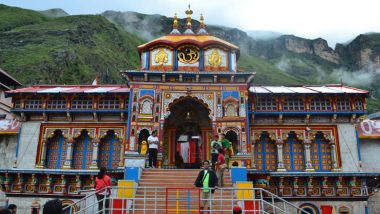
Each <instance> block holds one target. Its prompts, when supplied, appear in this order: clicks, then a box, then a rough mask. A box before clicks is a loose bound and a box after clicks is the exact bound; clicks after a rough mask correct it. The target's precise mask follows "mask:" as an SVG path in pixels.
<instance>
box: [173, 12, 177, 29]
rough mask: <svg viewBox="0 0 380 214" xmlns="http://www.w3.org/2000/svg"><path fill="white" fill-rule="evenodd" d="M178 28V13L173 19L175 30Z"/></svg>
mask: <svg viewBox="0 0 380 214" xmlns="http://www.w3.org/2000/svg"><path fill="white" fill-rule="evenodd" d="M177 28H178V17H177V13H175V14H174V17H173V29H177Z"/></svg>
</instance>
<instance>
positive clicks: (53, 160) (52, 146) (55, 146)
mask: <svg viewBox="0 0 380 214" xmlns="http://www.w3.org/2000/svg"><path fill="white" fill-rule="evenodd" d="M66 150H67V149H66V143H65V138H64V137H63V135H62V132H61V131H60V130H56V131H55V133H54V135H53V137H52V138H49V139H48V143H47V148H46V168H48V169H60V168H61V167H62V166H63V164H64V161H65V158H66Z"/></svg>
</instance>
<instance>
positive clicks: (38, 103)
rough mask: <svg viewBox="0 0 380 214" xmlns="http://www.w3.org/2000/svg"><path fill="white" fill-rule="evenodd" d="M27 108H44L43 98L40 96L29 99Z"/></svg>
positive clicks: (26, 102) (26, 104)
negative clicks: (39, 97)
mask: <svg viewBox="0 0 380 214" xmlns="http://www.w3.org/2000/svg"><path fill="white" fill-rule="evenodd" d="M25 108H26V109H41V108H42V100H41V99H38V98H34V99H28V100H26V101H25Z"/></svg>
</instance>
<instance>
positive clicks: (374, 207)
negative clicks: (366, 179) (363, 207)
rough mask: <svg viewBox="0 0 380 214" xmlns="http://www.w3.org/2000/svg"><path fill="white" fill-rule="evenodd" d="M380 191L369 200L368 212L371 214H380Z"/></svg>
mask: <svg viewBox="0 0 380 214" xmlns="http://www.w3.org/2000/svg"><path fill="white" fill-rule="evenodd" d="M379 202H380V191H378V192H376V193H375V194H374V195H373V196H371V197H370V198H369V199H368V211H369V213H371V214H380V203H379Z"/></svg>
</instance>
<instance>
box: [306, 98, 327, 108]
mask: <svg viewBox="0 0 380 214" xmlns="http://www.w3.org/2000/svg"><path fill="white" fill-rule="evenodd" d="M311 110H312V111H329V110H331V102H330V100H329V99H326V98H315V99H312V100H311Z"/></svg>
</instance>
